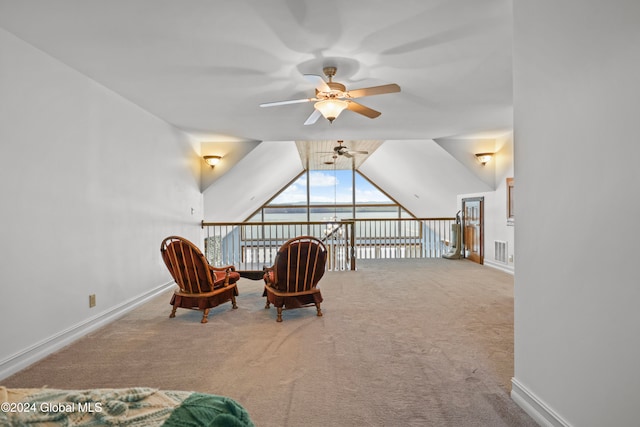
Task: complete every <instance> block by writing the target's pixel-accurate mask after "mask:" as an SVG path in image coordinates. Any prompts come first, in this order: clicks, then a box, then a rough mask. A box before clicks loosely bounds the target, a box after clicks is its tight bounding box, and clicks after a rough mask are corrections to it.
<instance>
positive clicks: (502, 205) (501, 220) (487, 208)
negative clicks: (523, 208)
mask: <svg viewBox="0 0 640 427" xmlns="http://www.w3.org/2000/svg"><path fill="white" fill-rule="evenodd" d="M487 151H489V152H493V153H494V157H493V159H491V161H490V162H489V163H487V164H486V165H485V166H480V167H482V168H485V169H486V172H490V173H491V175H492V177H491V179H492V180H493V181H494V182H495V185H496V189H495V191H489V192H481V193H469V194H461V195H459V196H458V209H459V210H461V209H462V199H464V198H469V197H484V263H485V264H486V265H488V266H491V267H494V268H498V269H500V270H504V271H506V272H508V273H513V272H514V270H515V251H514V250H515V244H514V235H515V233H514V228H515V227H514V226H513V225H508V224H507V178H513V177H514V167H513V135H511V134H508V135H505V136H503V137H500V138H497V139H495V140H493V141H492V147H490V149H487ZM514 188H515V187H514ZM496 240H499V241H503V242H507V263H506V264H504V263H502V262H498V261H496V260H495V245H494V242H495V241H496Z"/></svg>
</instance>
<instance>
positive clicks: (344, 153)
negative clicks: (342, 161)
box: [340, 151, 353, 158]
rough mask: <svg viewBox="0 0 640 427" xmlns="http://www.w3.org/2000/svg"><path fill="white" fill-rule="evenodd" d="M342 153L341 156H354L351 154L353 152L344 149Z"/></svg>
mask: <svg viewBox="0 0 640 427" xmlns="http://www.w3.org/2000/svg"><path fill="white" fill-rule="evenodd" d="M340 155H341V156H345V157H348V158H352V157H353V156H352V155H351V153H350V152H348V151H344V152H342V153H340Z"/></svg>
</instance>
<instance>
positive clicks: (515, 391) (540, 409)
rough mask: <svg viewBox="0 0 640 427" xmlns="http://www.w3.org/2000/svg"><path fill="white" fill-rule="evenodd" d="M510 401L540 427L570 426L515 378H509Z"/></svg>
mask: <svg viewBox="0 0 640 427" xmlns="http://www.w3.org/2000/svg"><path fill="white" fill-rule="evenodd" d="M511 399H513V401H514V402H515V403H516V404H517V405H518V406H519V407H521V408H522V409H523V410H524V411H525V412H526V413H527V414H529V416H530V417H531V418H533V419H534V420H535V421H536V422H537V423H538V424H540V425H541V426H544V427H571V424H569V423H568V422H566V421H565V420H563V419H562V417H560V415H558V414H557V413H556V412H555V411H554V410H553V409H551V408H549V407H548V406H547V405H546V404H545V403H544V402H543V401H542V400H540V399H539V398H538V397H537V396H536V395H535V394H533V393H532V392H531V391H529V390H528V389H527V388H526V387H525V386H524V385H522V383H520V382H519V381H518V380H516V379H515V378H511Z"/></svg>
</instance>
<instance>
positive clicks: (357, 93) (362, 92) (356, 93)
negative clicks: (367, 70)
mask: <svg viewBox="0 0 640 427" xmlns="http://www.w3.org/2000/svg"><path fill="white" fill-rule="evenodd" d="M394 92H400V86H398V85H397V84H395V83H392V84H388V85H382V86H372V87H365V88H362V89H354V90H350V91H349V96H350V97H351V98H360V97H361V96H371V95H383V94H385V93H394Z"/></svg>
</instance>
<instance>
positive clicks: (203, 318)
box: [200, 308, 209, 323]
mask: <svg viewBox="0 0 640 427" xmlns="http://www.w3.org/2000/svg"><path fill="white" fill-rule="evenodd" d="M208 315H209V309H208V308H205V309H204V312H203V313H202V320H201V321H200V323H207V322H209V319H207V316H208Z"/></svg>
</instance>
